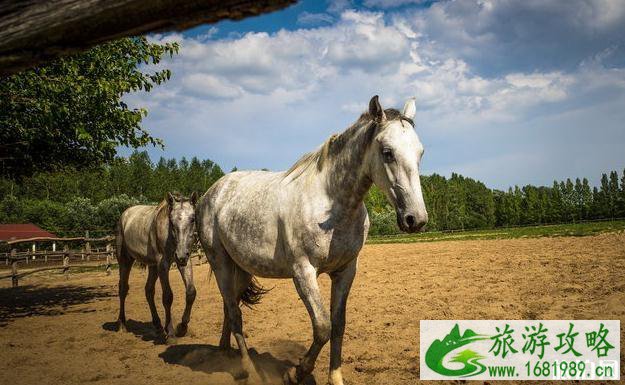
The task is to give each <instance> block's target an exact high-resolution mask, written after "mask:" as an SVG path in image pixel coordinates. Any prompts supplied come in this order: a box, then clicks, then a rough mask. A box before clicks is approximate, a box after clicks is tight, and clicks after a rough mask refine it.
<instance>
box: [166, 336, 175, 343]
mask: <svg viewBox="0 0 625 385" xmlns="http://www.w3.org/2000/svg"><path fill="white" fill-rule="evenodd" d="M177 342H178V341H177V340H176V337H174V336H165V344H166V345H175V344H176V343H177Z"/></svg>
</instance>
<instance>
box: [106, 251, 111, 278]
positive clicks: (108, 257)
mask: <svg viewBox="0 0 625 385" xmlns="http://www.w3.org/2000/svg"><path fill="white" fill-rule="evenodd" d="M106 275H111V244H110V243H107V244H106Z"/></svg>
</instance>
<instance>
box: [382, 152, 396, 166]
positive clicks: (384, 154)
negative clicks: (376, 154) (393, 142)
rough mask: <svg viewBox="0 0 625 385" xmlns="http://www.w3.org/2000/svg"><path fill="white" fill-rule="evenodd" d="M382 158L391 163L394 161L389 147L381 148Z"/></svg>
mask: <svg viewBox="0 0 625 385" xmlns="http://www.w3.org/2000/svg"><path fill="white" fill-rule="evenodd" d="M382 158H383V159H384V162H385V163H391V162H394V161H395V156H394V155H393V150H391V149H390V148H383V149H382Z"/></svg>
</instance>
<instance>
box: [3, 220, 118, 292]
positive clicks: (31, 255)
mask: <svg viewBox="0 0 625 385" xmlns="http://www.w3.org/2000/svg"><path fill="white" fill-rule="evenodd" d="M114 240H115V238H114V237H112V236H106V237H102V238H91V237H89V233H88V232H87V233H86V234H85V236H84V237H71V238H69V237H68V238H56V237H55V238H52V237H38V238H28V239H16V240H9V241H6V242H2V243H3V244H5V245H8V246H9V247H10V248H11V251H10V252H8V253H1V254H0V260H2V259H4V260H5V265H9V264H10V265H11V273H10V274H5V275H0V280H2V279H9V278H11V281H12V286H13V287H17V286H18V285H19V279H20V278H22V277H25V276H27V275H30V274H35V273H39V272H42V271H48V270H63V273H64V274H65V275H66V277H67V278H69V276H68V274H69V270H70V269H72V268H78V267H81V268H93V267H96V268H97V267H105V268H106V273H107V274H111V266H112V265H113V264H114V262H113V261H114V255H113V253H114V249H113V243H114ZM49 242H52V243H53V250H39V251H38V250H37V247H36V245H37V244H41V243H49ZM56 243H61V244H63V250H62V251H57V250H55V249H56ZM70 243H71V244H74V245H75V244H76V243H79V244H80V245H81V246H82V247H81V248H80V249H71V250H70V248H69V245H68V244H70ZM92 243H104V244H105V245H104V247H100V248H92V247H91V245H92ZM20 244H32V249H30V248H29V250H28V251H18V250H17V247H18V245H20ZM37 258H39V259H37ZM92 258H93V259H95V260H100V259H102V260H104V263H101V262H100V263H97V264H96V263H88V262H90V261H91V260H92ZM42 259H43V263H46V264H47V263H49V262H62V265H59V266H44V267H39V268H34V269H28V270H26V271H22V272H21V273H20V272H19V271H18V263H23V264H26V265H28V264H31V263H33V264H34V263H37V262H41V261H42ZM85 260H86V261H87V263H85V262H84V261H85ZM77 261H80V263H71V262H77Z"/></svg>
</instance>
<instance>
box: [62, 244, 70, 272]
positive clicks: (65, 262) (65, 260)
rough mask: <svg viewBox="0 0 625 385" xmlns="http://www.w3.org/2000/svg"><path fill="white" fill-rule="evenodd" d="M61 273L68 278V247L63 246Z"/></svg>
mask: <svg viewBox="0 0 625 385" xmlns="http://www.w3.org/2000/svg"><path fill="white" fill-rule="evenodd" d="M63 274H65V279H69V247H68V246H67V245H65V246H63Z"/></svg>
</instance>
